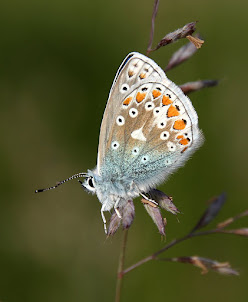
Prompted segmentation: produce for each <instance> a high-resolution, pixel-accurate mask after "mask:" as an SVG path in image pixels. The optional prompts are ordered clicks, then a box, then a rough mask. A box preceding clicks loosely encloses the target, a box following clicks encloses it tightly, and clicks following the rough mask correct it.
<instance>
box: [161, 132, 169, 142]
mask: <svg viewBox="0 0 248 302" xmlns="http://www.w3.org/2000/svg"><path fill="white" fill-rule="evenodd" d="M169 136H170V134H169V132H168V131H163V132H162V133H161V134H160V138H161V139H162V140H166V139H168V138H169Z"/></svg>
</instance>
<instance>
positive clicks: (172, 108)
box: [167, 105, 180, 117]
mask: <svg viewBox="0 0 248 302" xmlns="http://www.w3.org/2000/svg"><path fill="white" fill-rule="evenodd" d="M179 114H180V113H179V111H178V110H177V108H176V107H175V106H173V105H170V107H169V109H168V111H167V116H168V117H173V116H178V115H179Z"/></svg>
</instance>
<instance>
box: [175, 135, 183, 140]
mask: <svg viewBox="0 0 248 302" xmlns="http://www.w3.org/2000/svg"><path fill="white" fill-rule="evenodd" d="M176 138H177V139H181V138H184V136H183V135H178V136H177V137H176Z"/></svg>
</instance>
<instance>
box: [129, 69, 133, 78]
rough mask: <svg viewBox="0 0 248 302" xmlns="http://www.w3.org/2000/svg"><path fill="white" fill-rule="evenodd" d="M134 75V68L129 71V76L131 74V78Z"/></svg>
mask: <svg viewBox="0 0 248 302" xmlns="http://www.w3.org/2000/svg"><path fill="white" fill-rule="evenodd" d="M133 75H134V72H133V71H132V70H129V71H128V76H129V78H131V77H132V76H133Z"/></svg>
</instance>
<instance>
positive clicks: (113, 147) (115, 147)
mask: <svg viewBox="0 0 248 302" xmlns="http://www.w3.org/2000/svg"><path fill="white" fill-rule="evenodd" d="M119 146H120V144H119V143H118V142H117V141H115V142H113V143H112V144H111V147H112V149H114V150H116V149H118V148H119Z"/></svg>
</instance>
